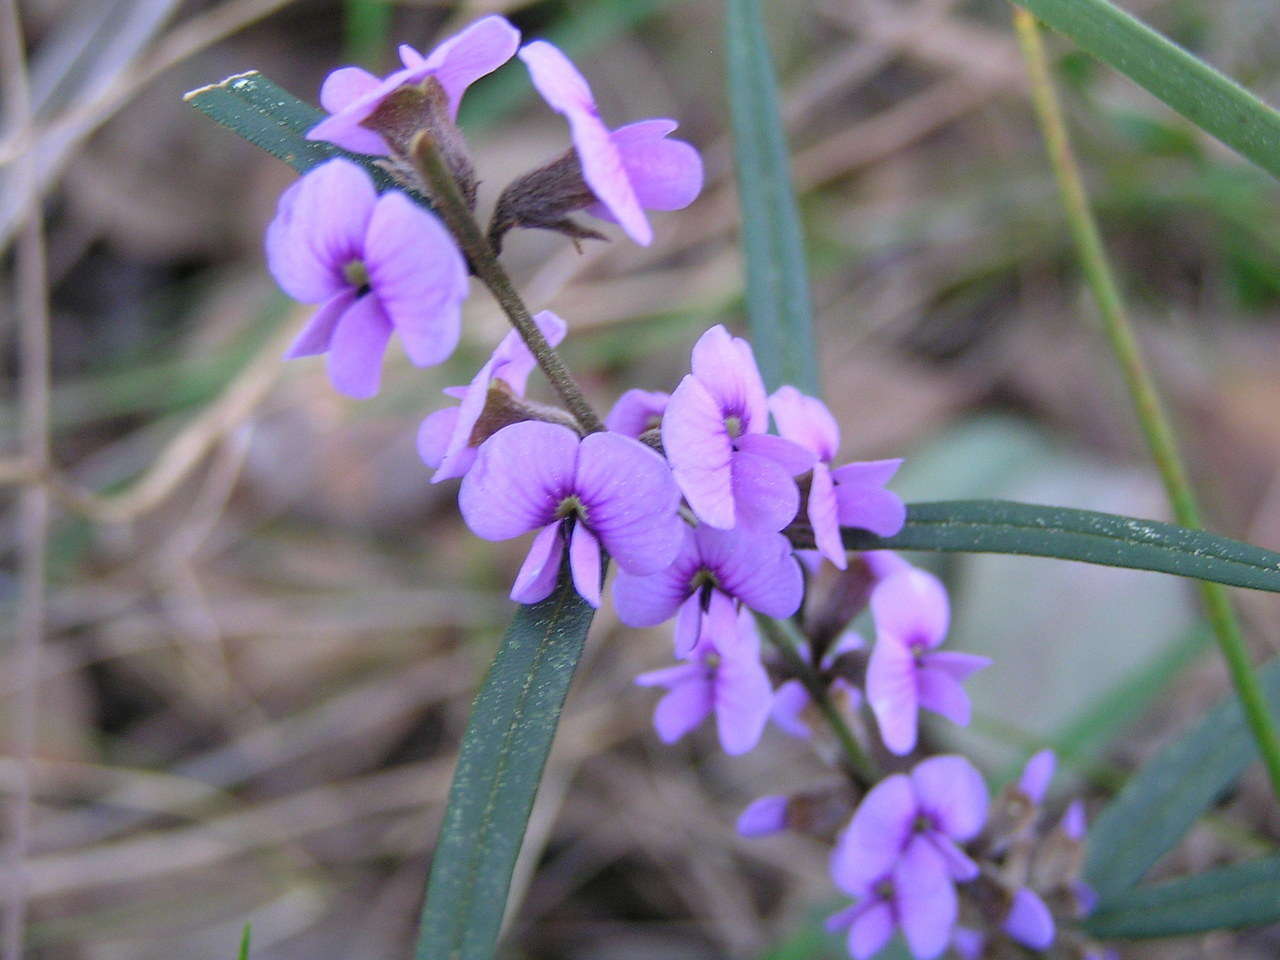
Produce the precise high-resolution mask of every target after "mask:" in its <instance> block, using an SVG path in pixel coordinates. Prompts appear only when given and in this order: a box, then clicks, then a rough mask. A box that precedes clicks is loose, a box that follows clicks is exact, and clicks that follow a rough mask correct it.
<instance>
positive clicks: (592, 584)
mask: <svg viewBox="0 0 1280 960" xmlns="http://www.w3.org/2000/svg"><path fill="white" fill-rule="evenodd" d="M569 569H570V570H571V571H572V572H573V585H574V587H575V588H577V591H578V595H579V596H581V597H582V599H583V600H585V601H587V603H589V604H591V606H593V607H596V608H597V609H598V608H599V607H600V541H599V540H597V539H596V538H595V536H594V535H593V534H592V533H591V531H590V530H589V529H588V528H587V525H586V524H584V523H581V522H579V523H575V524H574V525H573V533H572V534H570V535H569Z"/></svg>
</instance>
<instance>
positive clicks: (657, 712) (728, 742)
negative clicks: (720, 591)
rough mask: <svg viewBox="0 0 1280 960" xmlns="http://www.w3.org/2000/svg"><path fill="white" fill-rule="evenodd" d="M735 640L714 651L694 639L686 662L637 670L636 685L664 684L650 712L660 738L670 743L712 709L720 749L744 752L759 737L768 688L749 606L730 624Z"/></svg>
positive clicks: (766, 713) (765, 714)
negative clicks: (663, 692) (662, 693)
mask: <svg viewBox="0 0 1280 960" xmlns="http://www.w3.org/2000/svg"><path fill="white" fill-rule="evenodd" d="M734 627H735V629H736V630H737V632H738V639H737V641H736V642H735V643H733V644H731V645H726V646H727V647H728V648H729V650H730V651H731V652H728V653H720V652H719V651H718V650H717V649H716V648H715V647H713V646H711V645H710V644H700V645H699V646H698V648H697V649H696V650H695V651H694V653H693V656H692V658H691V660H690V662H688V663H681V664H678V665H677V666H674V667H667V668H666V669H663V670H654V671H652V672H650V673H642V674H640V676H638V677H636V683H637V684H639V685H640V686H642V687H666V688H667V693H666V695H665V696H664V697H663V698H662V699H661V700H659V701H658V706H657V707H656V708H655V709H654V711H653V726H654V729H656V730H657V731H658V736H659V737H661V738H662V740H663V742H665V743H675V741H677V740H679V739H680V738H681V737H683V736H684V735H685V734H686V733H688V732H689V731H690V730H693V729H694V728H696V727H697V726H698V725H700V724H701V723H702V721H703V720H705V719H706V718H707V717H708V716H710V715H711V714H712V713H713V712H714V713H715V715H716V730H717V732H718V733H719V735H720V746H721V747H723V748H724V752H725V753H728V754H731V755H737V754H741V753H746V752H747V751H748V750H750V749H751V748H752V747H754V746H755V745H756V744H757V743H759V742H760V734H761V733H763V732H764V727H765V724H766V723H767V722H768V720H769V707H770V705H771V703H772V700H773V689H772V687H771V686H770V685H769V675H768V674H767V673H766V672H765V669H764V667H763V666H762V665H761V664H760V636H759V634H758V633H757V632H756V628H755V623H754V622H753V621H752V615H751V613H750V612H749V611H747V610H743V611H741V612H740V613H739V615H738V617H737V620H736V623H735V625H734Z"/></svg>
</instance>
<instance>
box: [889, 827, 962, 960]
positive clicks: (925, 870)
mask: <svg viewBox="0 0 1280 960" xmlns="http://www.w3.org/2000/svg"><path fill="white" fill-rule="evenodd" d="M893 881H894V892H895V894H896V899H897V905H898V922H899V923H901V925H902V934H903V936H904V937H905V938H906V941H907V946H908V947H910V949H911V953H912V954H913V955H914V956H915V957H917V958H919V960H932V958H933V957H937V956H940V955H941V954H942V952H943V951H944V950H946V949H947V944H948V943H949V942H950V941H951V928H952V927H953V926H955V922H956V915H957V913H958V912H959V906H958V903H957V901H956V888H955V886H954V885H953V884H952V882H951V878H950V876H948V874H947V868H946V865H945V864H944V863H943V861H942V858H941V857H940V856H939V855H938V853H937V851H936V850H934V849H933V847H932V846H931V845H930V844H929V843H927V842H925V841H923V840H920V839H917V840H915V841H913V842H912V843H911V844H909V845H908V846H907V850H906V853H904V854H903V855H902V859H901V860H899V861H898V864H897V866H896V867H895V868H894V871H893Z"/></svg>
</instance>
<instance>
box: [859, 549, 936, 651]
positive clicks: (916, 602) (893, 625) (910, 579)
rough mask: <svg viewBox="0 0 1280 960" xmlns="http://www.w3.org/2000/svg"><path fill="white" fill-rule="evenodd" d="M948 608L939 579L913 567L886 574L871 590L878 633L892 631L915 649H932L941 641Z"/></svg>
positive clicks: (872, 606) (873, 615) (890, 632)
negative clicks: (888, 575)
mask: <svg viewBox="0 0 1280 960" xmlns="http://www.w3.org/2000/svg"><path fill="white" fill-rule="evenodd" d="M950 609H951V608H950V605H949V604H948V602H947V591H946V588H945V587H943V585H942V581H940V580H939V579H938V578H937V577H935V576H934V575H933V574H931V573H927V572H925V571H924V570H920V569H917V568H915V567H912V568H911V569H910V570H907V571H904V572H903V573H899V574H896V575H895V576H892V577H889V578H888V579H886V580H884V581H882V582H881V583H879V584H877V585H876V587H875V589H874V590H872V591H871V614H872V617H873V618H874V619H875V624H876V630H877V632H879V633H889V634H892V635H893V636H895V637H897V638H898V639H899V640H900V641H901V642H902V643H903V644H905V645H907V646H909V647H912V648H915V649H917V650H931V649H933V648H934V647H937V646H939V645H940V644H941V643H942V640H943V638H944V637H945V636H946V634H947V626H948V623H949V621H950Z"/></svg>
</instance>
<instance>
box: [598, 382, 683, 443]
mask: <svg viewBox="0 0 1280 960" xmlns="http://www.w3.org/2000/svg"><path fill="white" fill-rule="evenodd" d="M670 399H671V394H669V393H663V392H662V391H661V390H628V391H627V392H626V393H624V394H623V395H622V396H620V397H619V398H618V402H617V403H615V404H614V405H613V409H612V410H610V411H609V415H608V416H607V417H605V420H604V425H605V426H606V427H608V428H609V429H610V430H612V431H613V432H614V433H621V434H623V435H624V436H628V437H639V436H640V434H642V433H645V432H646V431H649V430H652V429H654V428H655V427H657V426H658V425H659V424H661V423H662V414H663V413H664V412H665V411H666V409H667V401H668V400H670Z"/></svg>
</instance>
